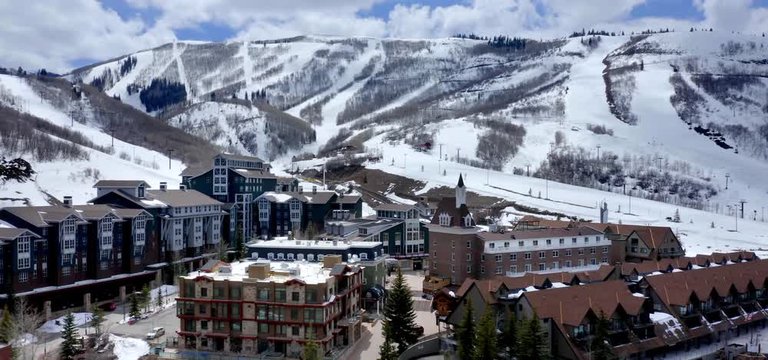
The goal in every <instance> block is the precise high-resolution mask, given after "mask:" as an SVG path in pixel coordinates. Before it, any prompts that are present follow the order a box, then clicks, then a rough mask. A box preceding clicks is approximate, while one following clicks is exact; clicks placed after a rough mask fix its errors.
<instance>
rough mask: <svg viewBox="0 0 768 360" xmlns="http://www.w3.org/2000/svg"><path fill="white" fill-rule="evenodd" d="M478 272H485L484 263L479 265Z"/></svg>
mask: <svg viewBox="0 0 768 360" xmlns="http://www.w3.org/2000/svg"><path fill="white" fill-rule="evenodd" d="M480 273H481V274H485V266H484V265H481V266H480Z"/></svg>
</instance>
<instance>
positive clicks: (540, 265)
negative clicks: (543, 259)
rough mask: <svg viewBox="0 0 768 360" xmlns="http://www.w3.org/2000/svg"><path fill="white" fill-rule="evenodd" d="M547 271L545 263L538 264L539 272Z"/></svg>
mask: <svg viewBox="0 0 768 360" xmlns="http://www.w3.org/2000/svg"><path fill="white" fill-rule="evenodd" d="M546 269H547V264H545V263H539V271H544V270H546Z"/></svg>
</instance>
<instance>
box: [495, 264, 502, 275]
mask: <svg viewBox="0 0 768 360" xmlns="http://www.w3.org/2000/svg"><path fill="white" fill-rule="evenodd" d="M496 275H501V265H496Z"/></svg>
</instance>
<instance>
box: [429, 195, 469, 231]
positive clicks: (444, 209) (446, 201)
mask: <svg viewBox="0 0 768 360" xmlns="http://www.w3.org/2000/svg"><path fill="white" fill-rule="evenodd" d="M442 213H446V214H448V215H450V216H451V223H450V225H451V226H455V227H463V224H464V217H465V216H467V215H468V214H470V212H469V208H467V205H466V204H461V207H458V208H457V207H456V198H455V197H445V198H443V199H442V200H440V202H439V203H438V204H437V210H435V214H434V215H433V216H432V221H431V223H432V224H435V225H439V224H440V214H442ZM471 225H472V226H474V225H475V221H474V219H473V220H472V224H471Z"/></svg>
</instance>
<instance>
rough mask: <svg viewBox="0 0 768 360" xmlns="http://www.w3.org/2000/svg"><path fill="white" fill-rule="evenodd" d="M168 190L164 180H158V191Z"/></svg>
mask: <svg viewBox="0 0 768 360" xmlns="http://www.w3.org/2000/svg"><path fill="white" fill-rule="evenodd" d="M165 190H168V183H167V182H165V181H161V182H160V191H165Z"/></svg>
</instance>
